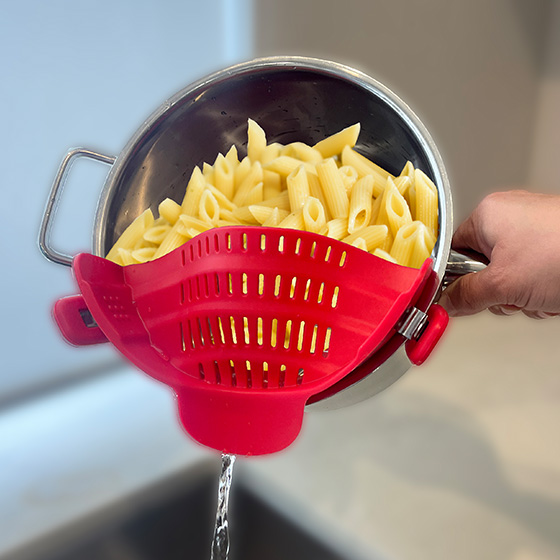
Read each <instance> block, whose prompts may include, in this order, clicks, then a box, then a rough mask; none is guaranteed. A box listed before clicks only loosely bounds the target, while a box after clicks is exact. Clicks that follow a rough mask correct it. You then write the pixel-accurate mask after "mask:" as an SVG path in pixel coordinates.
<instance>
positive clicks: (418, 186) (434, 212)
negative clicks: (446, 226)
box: [414, 169, 438, 237]
mask: <svg viewBox="0 0 560 560" xmlns="http://www.w3.org/2000/svg"><path fill="white" fill-rule="evenodd" d="M414 186H415V191H416V216H415V218H416V219H417V220H420V221H421V222H422V223H424V224H426V227H427V228H428V229H429V230H430V232H431V233H432V235H433V236H434V237H437V230H438V200H437V188H436V186H435V185H434V183H433V182H432V181H431V179H430V178H429V177H428V176H427V175H426V174H425V173H424V172H423V171H421V170H420V169H415V170H414Z"/></svg>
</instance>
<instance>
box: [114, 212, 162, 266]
mask: <svg viewBox="0 0 560 560" xmlns="http://www.w3.org/2000/svg"><path fill="white" fill-rule="evenodd" d="M153 223H154V215H153V214H152V211H151V210H150V209H148V210H145V211H144V212H142V214H140V216H138V217H137V218H136V219H135V220H133V221H132V223H131V224H130V225H129V226H128V227H127V228H126V229H125V230H124V231H123V232H122V234H121V236H120V237H119V238H118V239H117V241H116V242H115V244H114V245H113V247H112V248H111V250H110V251H109V253H108V254H107V258H108V259H109V260H112V259H113V258H115V257H116V255H117V253H118V251H119V249H125V250H130V249H132V248H133V247H134V245H135V244H136V242H137V241H138V240H139V239H142V237H143V236H144V233H146V230H147V229H148V228H149V227H150V226H151V225H152V224H153ZM121 258H122V255H121Z"/></svg>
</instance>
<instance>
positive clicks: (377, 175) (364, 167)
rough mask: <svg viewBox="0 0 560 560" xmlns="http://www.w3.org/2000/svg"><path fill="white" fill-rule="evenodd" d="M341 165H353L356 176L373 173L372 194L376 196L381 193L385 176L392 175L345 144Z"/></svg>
mask: <svg viewBox="0 0 560 560" xmlns="http://www.w3.org/2000/svg"><path fill="white" fill-rule="evenodd" d="M342 165H350V166H351V167H353V168H354V169H355V170H356V171H357V173H358V177H363V176H364V175H373V178H374V179H375V183H374V185H373V196H375V197H378V196H379V195H380V194H381V191H382V188H383V187H382V186H383V185H384V184H385V181H386V180H387V177H389V176H391V177H392V175H391V174H390V173H388V172H387V171H385V169H383V168H382V167H379V165H376V164H375V163H373V162H372V161H370V160H369V159H367V158H366V157H364V156H363V155H361V154H359V153H358V152H356V151H354V150H353V149H352V148H350V147H349V146H346V147H345V148H344V149H343V150H342Z"/></svg>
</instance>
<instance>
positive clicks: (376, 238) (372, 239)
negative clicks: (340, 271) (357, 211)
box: [341, 226, 389, 251]
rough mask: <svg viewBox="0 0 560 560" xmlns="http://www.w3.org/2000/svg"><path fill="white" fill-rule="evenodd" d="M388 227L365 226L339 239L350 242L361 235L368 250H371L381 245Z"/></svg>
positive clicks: (383, 243) (385, 238)
mask: <svg viewBox="0 0 560 560" xmlns="http://www.w3.org/2000/svg"><path fill="white" fill-rule="evenodd" d="M388 233H389V229H388V228H387V226H366V227H365V228H362V229H360V230H358V231H356V232H355V233H351V234H350V235H347V236H346V237H343V238H342V239H341V241H344V242H345V243H350V244H352V242H353V241H355V240H356V239H358V237H361V238H362V239H363V240H364V241H365V242H366V245H367V250H368V251H373V250H374V249H376V248H377V247H383V246H384V245H385V242H386V240H387V236H388Z"/></svg>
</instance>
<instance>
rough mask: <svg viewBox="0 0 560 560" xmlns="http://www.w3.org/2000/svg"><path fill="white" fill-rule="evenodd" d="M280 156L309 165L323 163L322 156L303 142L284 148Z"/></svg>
mask: <svg viewBox="0 0 560 560" xmlns="http://www.w3.org/2000/svg"><path fill="white" fill-rule="evenodd" d="M281 154H282V155H283V156H289V157H293V158H296V159H299V160H300V161H307V162H309V163H320V162H321V161H323V155H322V154H321V152H320V151H319V150H317V149H316V148H312V147H311V146H308V145H307V144H304V143H303V142H292V143H291V144H288V145H287V146H284V148H283V149H282V152H281Z"/></svg>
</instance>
